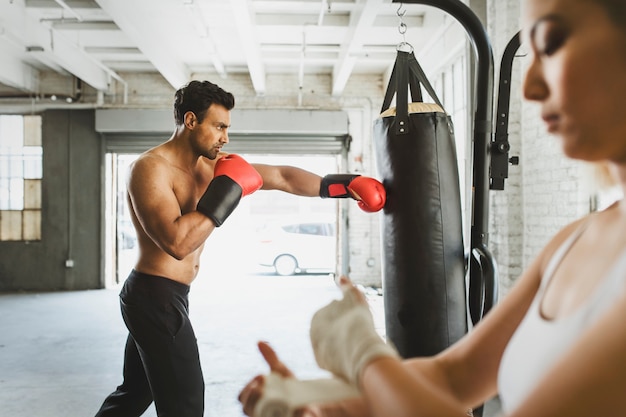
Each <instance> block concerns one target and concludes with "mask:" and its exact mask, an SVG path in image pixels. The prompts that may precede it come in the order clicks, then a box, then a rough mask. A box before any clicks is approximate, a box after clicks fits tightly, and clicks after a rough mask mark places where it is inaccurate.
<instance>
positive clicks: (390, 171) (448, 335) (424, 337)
mask: <svg viewBox="0 0 626 417" xmlns="http://www.w3.org/2000/svg"><path fill="white" fill-rule="evenodd" d="M421 87H424V88H425V89H426V91H427V92H428V94H429V95H430V97H431V98H432V99H433V100H434V101H435V103H424V102H423V99H422V93H421ZM409 89H410V91H411V97H412V101H413V102H412V103H408V90H409ZM394 94H395V96H396V107H395V108H393V107H392V108H390V107H389V106H390V104H391V101H392V98H393V96H394ZM452 126H453V125H452V121H451V120H450V118H449V116H448V115H447V114H446V113H445V111H444V109H443V107H442V106H441V103H440V102H439V99H438V98H437V96H436V94H435V92H434V90H433V89H432V87H431V85H430V83H429V82H428V80H427V79H426V76H425V75H424V72H423V71H422V69H421V68H420V66H419V64H418V62H417V60H416V59H415V56H414V55H413V52H412V51H411V52H410V53H409V52H404V51H401V50H398V54H397V58H396V62H395V65H394V69H393V72H392V75H391V78H390V81H389V85H388V87H387V92H386V95H385V99H384V102H383V106H382V109H381V115H380V117H379V118H378V119H376V121H375V122H374V132H373V136H374V143H375V150H376V162H377V167H378V170H379V175H380V177H381V178H382V180H383V184H384V186H385V188H386V190H387V204H386V205H385V208H384V211H383V214H382V222H381V228H382V241H383V244H382V246H383V254H382V255H383V256H382V263H383V268H382V270H383V292H384V308H385V325H386V333H387V339H388V340H389V341H390V342H391V343H393V344H394V345H395V347H396V348H397V349H398V351H399V353H400V354H401V355H402V356H403V357H404V358H409V357H417V356H430V355H434V354H436V353H439V352H441V351H442V350H443V349H445V348H446V347H448V346H450V345H451V344H453V343H454V342H456V341H457V340H458V339H460V338H461V337H462V336H463V335H464V334H465V333H466V332H467V327H468V324H467V306H466V288H465V272H466V261H465V254H464V246H463V233H462V220H461V197H460V187H459V175H458V167H457V158H456V148H455V143H454V132H453V127H452Z"/></svg>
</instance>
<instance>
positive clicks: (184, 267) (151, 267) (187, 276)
mask: <svg viewBox="0 0 626 417" xmlns="http://www.w3.org/2000/svg"><path fill="white" fill-rule="evenodd" d="M203 246H204V245H202V246H200V247H199V248H198V249H197V250H196V251H195V252H193V253H191V254H189V255H188V256H186V257H185V258H184V259H182V260H180V261H179V260H177V259H175V258H173V257H172V256H170V255H168V254H167V253H165V252H163V251H162V250H160V249H158V248H156V247H154V248H141V247H140V248H139V258H138V259H137V262H136V264H135V270H136V271H138V272H143V273H144V274H149V275H157V276H161V277H166V278H169V279H171V280H174V281H177V282H181V283H183V284H187V285H189V284H191V283H192V282H193V280H194V279H195V278H196V276H197V275H198V270H199V269H200V254H201V253H202V248H203Z"/></svg>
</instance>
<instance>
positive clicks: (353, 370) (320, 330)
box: [310, 290, 399, 387]
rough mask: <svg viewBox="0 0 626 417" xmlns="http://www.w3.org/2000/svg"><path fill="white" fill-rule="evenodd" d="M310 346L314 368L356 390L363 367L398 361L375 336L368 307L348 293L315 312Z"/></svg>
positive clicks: (390, 348) (345, 292) (377, 336)
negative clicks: (375, 361)
mask: <svg viewBox="0 0 626 417" xmlns="http://www.w3.org/2000/svg"><path fill="white" fill-rule="evenodd" d="M310 334H311V344H312V345H313V353H314V354H315V360H316V361H317V364H318V365H319V366H320V367H321V368H323V369H326V370H327V371H330V372H332V373H333V374H334V375H336V376H339V377H341V378H343V379H345V380H346V381H348V382H349V383H350V384H352V385H353V386H355V387H358V386H359V378H360V376H361V375H360V374H361V371H362V369H363V367H364V366H365V365H366V364H367V363H369V362H370V361H371V360H373V359H375V358H378V357H381V356H390V357H399V355H398V353H397V352H396V350H395V349H394V348H393V347H391V346H389V345H387V344H385V342H384V341H383V340H382V339H381V337H380V336H379V335H378V333H376V329H375V328H374V320H373V318H372V314H371V312H370V310H369V307H368V305H367V304H365V303H363V302H360V301H359V300H358V299H357V297H356V295H355V294H353V293H352V292H351V291H350V290H344V297H343V299H341V300H336V301H333V302H331V303H330V304H328V305H327V306H326V307H324V308H322V309H320V310H318V311H317V312H316V313H315V315H314V316H313V319H312V320H311V332H310Z"/></svg>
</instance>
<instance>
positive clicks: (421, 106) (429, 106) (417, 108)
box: [380, 102, 445, 117]
mask: <svg viewBox="0 0 626 417" xmlns="http://www.w3.org/2000/svg"><path fill="white" fill-rule="evenodd" d="M433 112H439V113H445V111H444V110H443V109H442V108H441V106H439V105H438V104H435V103H421V102H418V103H409V114H410V113H433ZM395 115H396V108H395V107H389V108H388V109H387V110H385V111H384V112H382V113H381V114H380V117H388V116H395Z"/></svg>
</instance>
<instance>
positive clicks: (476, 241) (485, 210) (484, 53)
mask: <svg viewBox="0 0 626 417" xmlns="http://www.w3.org/2000/svg"><path fill="white" fill-rule="evenodd" d="M393 2H394V3H413V4H423V5H427V6H432V7H435V8H438V9H441V10H443V11H445V12H447V13H449V14H450V15H451V16H452V17H454V18H455V19H457V20H458V22H459V23H460V24H461V25H462V26H463V27H464V28H465V30H466V31H467V32H468V34H469V37H470V40H471V42H472V45H473V47H474V51H475V53H476V88H475V93H476V101H475V105H476V111H475V113H474V127H473V144H474V149H473V166H472V172H473V176H472V189H473V201H472V203H473V204H472V226H471V233H470V234H471V236H470V239H471V241H470V245H471V253H470V254H469V255H470V258H469V289H468V302H469V305H468V309H469V312H470V316H471V319H472V322H473V323H476V322H478V321H479V320H480V319H482V317H483V316H484V315H485V314H486V313H487V312H488V311H489V310H490V309H491V308H492V307H493V305H494V304H495V302H496V301H497V296H498V294H497V288H498V277H497V266H496V262H495V260H494V258H493V255H492V254H491V252H490V251H489V248H488V247H487V243H488V238H489V233H488V226H489V190H490V182H491V181H490V164H489V163H488V160H489V155H490V151H491V147H492V137H491V135H492V130H493V51H492V49H491V44H490V42H489V37H488V35H487V32H486V31H485V28H484V26H483V24H482V22H481V21H480V19H479V18H478V16H476V14H475V13H474V12H473V11H472V10H471V9H470V8H469V7H468V6H467V5H465V4H464V3H462V2H461V1H460V0H403V1H396V0H394V1H393Z"/></svg>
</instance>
